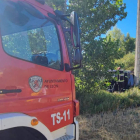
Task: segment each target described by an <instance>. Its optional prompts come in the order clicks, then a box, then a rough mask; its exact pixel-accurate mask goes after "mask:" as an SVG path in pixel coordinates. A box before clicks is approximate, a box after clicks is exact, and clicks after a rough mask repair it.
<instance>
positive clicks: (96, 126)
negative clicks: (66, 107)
mask: <svg viewBox="0 0 140 140" xmlns="http://www.w3.org/2000/svg"><path fill="white" fill-rule="evenodd" d="M78 121H79V126H80V140H140V107H138V108H130V109H127V110H121V111H115V112H109V113H101V114H95V115H93V116H91V115H81V116H79V117H78Z"/></svg>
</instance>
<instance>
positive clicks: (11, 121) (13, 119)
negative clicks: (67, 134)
mask: <svg viewBox="0 0 140 140" xmlns="http://www.w3.org/2000/svg"><path fill="white" fill-rule="evenodd" d="M32 119H37V118H36V117H31V116H28V115H25V114H22V113H7V114H0V130H7V129H10V128H16V127H28V128H33V129H35V130H37V131H39V132H40V133H41V134H42V135H44V136H45V138H46V139H49V140H53V137H52V134H51V132H50V130H49V129H48V128H47V127H46V126H45V125H44V124H43V123H41V122H40V121H39V123H38V125H36V126H32V125H31V121H32Z"/></svg>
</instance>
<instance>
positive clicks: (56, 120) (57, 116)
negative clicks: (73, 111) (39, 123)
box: [51, 109, 70, 125]
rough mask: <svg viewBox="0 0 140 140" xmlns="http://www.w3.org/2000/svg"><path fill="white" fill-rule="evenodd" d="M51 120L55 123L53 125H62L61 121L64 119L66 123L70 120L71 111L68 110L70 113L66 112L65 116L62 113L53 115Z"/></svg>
mask: <svg viewBox="0 0 140 140" xmlns="http://www.w3.org/2000/svg"><path fill="white" fill-rule="evenodd" d="M51 118H52V121H53V125H55V124H56V123H57V124H60V123H61V121H62V120H63V119H64V121H67V120H70V110H69V109H68V111H66V110H65V111H64V113H63V116H61V113H60V112H57V113H54V114H51Z"/></svg>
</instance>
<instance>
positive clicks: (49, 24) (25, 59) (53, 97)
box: [0, 0, 82, 140]
mask: <svg viewBox="0 0 140 140" xmlns="http://www.w3.org/2000/svg"><path fill="white" fill-rule="evenodd" d="M68 16H69V17H68ZM63 22H67V25H69V28H65V26H64V23H63ZM65 25H66V24H65ZM79 32H80V29H79V20H78V16H77V14H76V12H72V13H71V14H70V15H64V14H63V13H62V12H61V11H58V10H56V11H54V10H53V9H52V8H50V7H49V6H47V5H46V4H45V1H44V0H1V1H0V140H62V139H63V140H78V139H79V126H78V122H77V121H76V116H78V115H79V102H78V101H77V100H76V97H75V83H74V76H73V74H72V70H73V69H76V68H80V66H81V59H82V57H81V47H80V33H79ZM66 33H69V35H70V37H71V44H72V45H73V46H72V45H71V46H72V47H73V48H74V55H73V56H74V57H72V58H71V56H70V55H69V53H68V45H67V41H66V40H67V37H66ZM73 64H74V65H73Z"/></svg>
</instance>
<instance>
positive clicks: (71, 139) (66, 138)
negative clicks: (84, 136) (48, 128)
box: [55, 135, 74, 140]
mask: <svg viewBox="0 0 140 140" xmlns="http://www.w3.org/2000/svg"><path fill="white" fill-rule="evenodd" d="M55 140H74V137H73V136H69V135H65V136H62V137H60V138H58V139H55Z"/></svg>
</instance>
